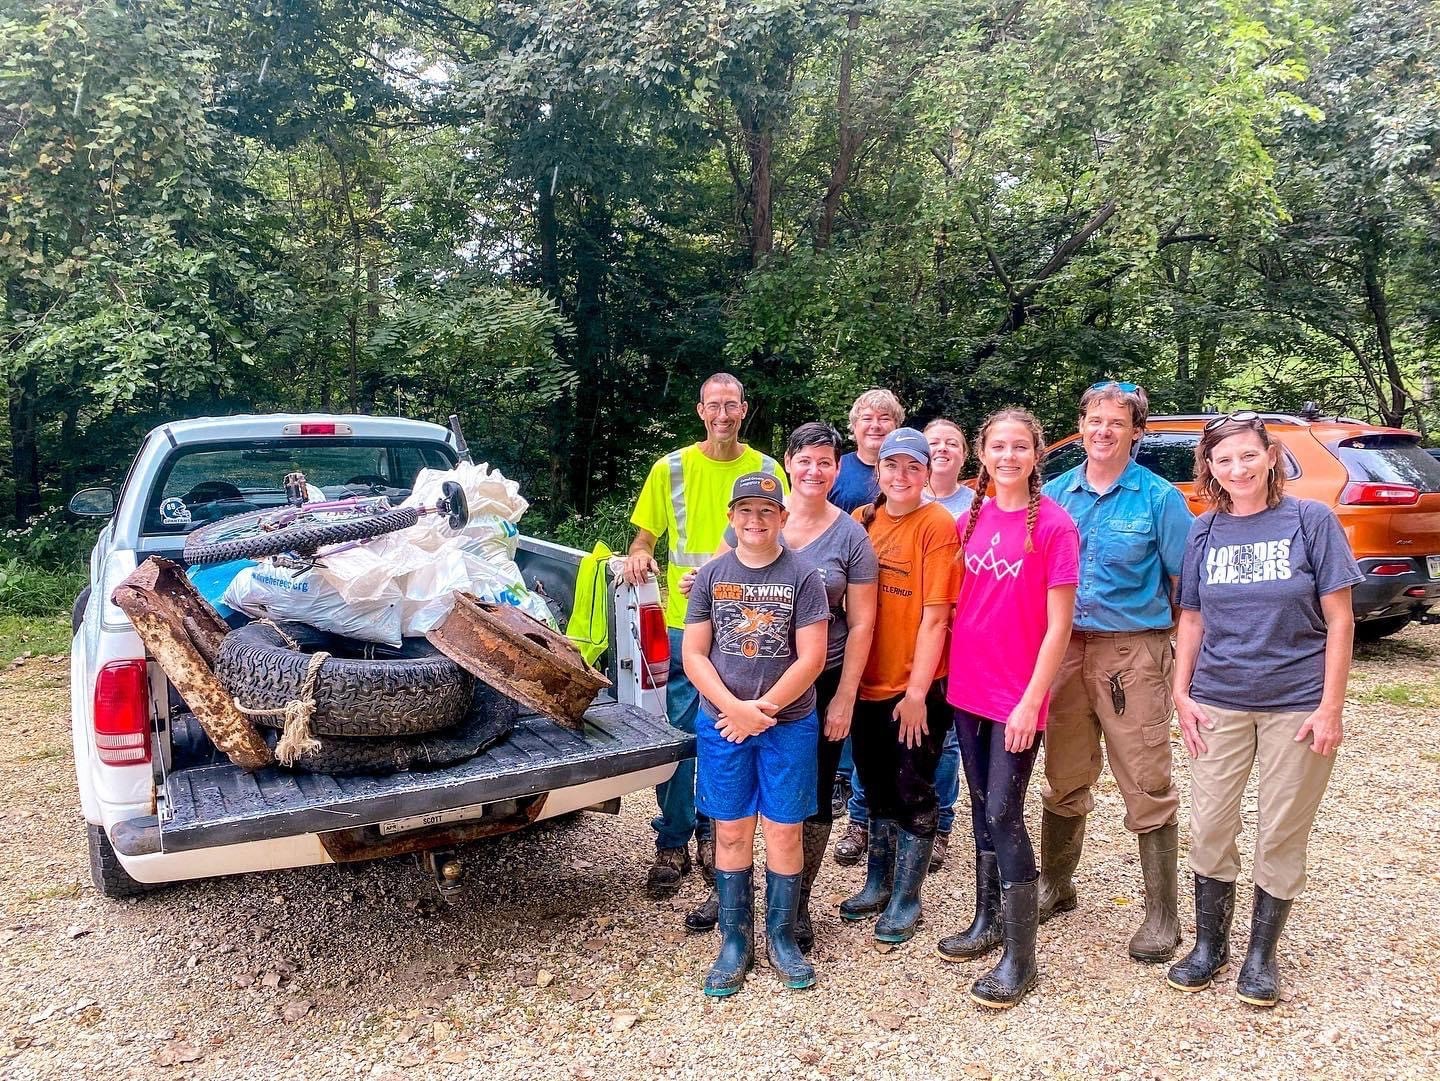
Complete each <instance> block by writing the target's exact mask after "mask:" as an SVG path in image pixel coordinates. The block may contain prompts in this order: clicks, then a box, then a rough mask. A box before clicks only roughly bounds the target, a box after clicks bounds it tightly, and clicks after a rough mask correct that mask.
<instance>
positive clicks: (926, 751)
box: [850, 679, 950, 837]
mask: <svg viewBox="0 0 1440 1081" xmlns="http://www.w3.org/2000/svg"><path fill="white" fill-rule="evenodd" d="M900 697H901V696H899V695H897V696H896V697H894V698H886V699H884V700H883V701H880V702H865V701H859V702H856V703H855V723H854V724H853V725H852V726H851V728H850V746H851V750H852V751H853V753H854V755H855V768H856V769H858V770H859V771H860V783H861V784H862V785H864V786H865V800H866V802H867V803H869V805H870V822H871V824H872V825H873V824H874V822H875V820H876V819H891V820H893V821H895V822H898V823H899V824H900V828H901V829H903V830H905V832H907V833H913V834H914V835H915V836H917V837H933V836H935V827H936V825H937V824H938V823H939V821H940V801H939V800H938V799H936V798H935V766H936V765H937V764H938V763H939V761H940V748H941V747H943V746H944V744H945V733H946V732H948V731H949V729H950V707H949V705H947V704H946V702H945V680H944V679H937V680H936V681H935V682H934V683H932V684H930V693H929V694H927V695H926V696H925V724H926V727H927V728H928V729H929V731H928V732H927V733H926V734H925V735H924V736H922V737H921V739H920V745H919V746H918V747H907V746H905V744H903V743H901V742H900V722H899V721H897V720H895V717H894V712H895V707H896V706H897V705H898V704H899V702H900Z"/></svg>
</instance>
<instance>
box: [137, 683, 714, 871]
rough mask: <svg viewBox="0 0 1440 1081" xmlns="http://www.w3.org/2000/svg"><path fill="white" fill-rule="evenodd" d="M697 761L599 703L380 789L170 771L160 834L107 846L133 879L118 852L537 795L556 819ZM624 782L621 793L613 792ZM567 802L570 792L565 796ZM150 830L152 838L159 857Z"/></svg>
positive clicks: (670, 736) (144, 833)
mask: <svg viewBox="0 0 1440 1081" xmlns="http://www.w3.org/2000/svg"><path fill="white" fill-rule="evenodd" d="M694 753H695V739H694V736H691V735H688V734H686V733H684V732H680V731H677V730H675V729H673V728H671V727H670V726H669V725H668V724H667V723H666V721H665V719H664V718H663V717H656V716H654V715H652V714H649V713H646V712H644V711H642V710H639V709H636V708H634V707H633V706H626V705H622V704H620V703H617V702H605V703H600V704H597V705H595V706H592V707H591V709H590V710H589V711H588V712H587V713H586V714H585V727H584V729H583V730H582V731H579V732H571V731H569V730H567V729H564V728H560V727H559V726H557V725H554V724H551V723H550V722H549V721H546V720H544V719H542V718H540V717H537V716H533V715H531V716H527V717H522V718H521V719H520V721H519V722H518V723H517V724H516V726H515V730H514V732H513V733H512V734H511V736H510V738H509V739H507V740H505V741H504V742H502V743H500V744H498V745H496V746H495V747H492V748H491V749H490V750H489V751H487V752H486V753H484V754H482V755H477V756H476V757H474V758H472V759H469V760H468V761H465V762H461V763H459V764H457V765H454V766H449V767H446V768H444V769H438V770H428V771H418V770H413V771H407V772H403V773H395V774H391V775H389V776H383V777H372V776H360V777H333V776H329V775H327V774H311V773H298V772H297V773H292V772H289V771H286V770H280V769H273V768H272V769H264V770H260V771H258V772H256V773H247V772H245V771H244V770H242V769H239V768H238V767H236V766H233V765H230V764H229V763H225V764H220V765H205V766H196V767H193V768H190V769H181V770H176V771H173V772H171V773H170V774H169V775H168V776H167V777H166V782H165V791H164V801H163V804H162V806H161V814H160V816H159V820H158V825H157V826H150V824H149V823H141V822H137V823H134V824H133V826H132V828H130V829H129V830H128V831H127V830H112V831H111V833H112V840H118V841H119V843H118V844H117V851H119V852H120V854H121V857H122V860H123V861H124V862H125V865H126V869H127V870H129V869H130V860H129V859H126V858H125V857H126V853H125V852H124V851H123V849H124V848H130V849H131V850H132V851H134V852H135V853H136V856H135V857H132V858H135V859H137V860H144V859H152V858H154V856H147V855H141V853H143V852H144V851H145V849H146V848H149V849H150V850H151V852H153V853H154V855H157V856H158V855H170V854H176V855H178V854H180V853H197V852H199V851H201V850H211V849H215V848H219V847H222V846H240V845H245V846H249V845H252V844H257V843H270V842H276V841H280V840H282V839H286V838H297V837H305V836H309V835H316V834H323V833H326V832H331V831H337V830H347V831H353V830H355V829H357V828H359V827H364V826H371V825H378V824H379V823H382V822H387V821H392V820H396V819H408V818H412V817H415V816H422V815H427V814H433V813H435V812H439V811H445V810H451V809H455V808H463V807H475V806H478V805H484V804H491V803H500V802H503V801H509V800H517V799H524V798H526V797H530V796H535V795H538V794H541V793H552V795H551V796H550V798H548V799H547V800H546V806H545V808H543V809H542V810H541V812H540V813H539V815H538V816H537V817H541V818H545V817H552V816H553V815H556V814H563V813H566V811H568V810H574V809H576V808H578V807H584V806H589V805H590V804H593V803H597V802H600V801H602V800H604V799H609V798H613V797H614V796H617V795H623V794H624V793H625V792H631V791H635V790H636V789H637V788H640V787H645V786H647V785H649V784H654V783H657V782H658V781H662V780H664V779H665V778H667V777H668V776H669V775H670V774H671V773H672V772H673V771H674V767H675V764H676V763H677V762H679V761H680V760H681V759H684V758H687V757H689V756H691V755H693V754H694ZM627 778H628V781H627V783H626V784H622V785H617V784H615V783H614V782H617V781H620V780H622V779H627ZM598 782H611V783H603V784H602V783H598ZM616 788H619V790H618V791H616V790H614V789H616ZM582 789H583V791H581V790H582ZM566 790H575V791H572V792H569V793H568V795H567V793H566ZM580 801H583V802H580ZM146 826H150V828H149V829H146V828H145V827H146ZM152 830H158V846H157V845H156V844H155V843H154V842H153V834H152V833H151V831H152ZM117 834H119V837H118V838H117V836H116V835H117ZM144 837H150V838H151V840H150V842H149V843H147V841H146V840H142V838H144ZM122 846H123V848H122ZM157 847H158V851H156V848H157ZM317 847H320V848H321V849H322V851H323V846H321V845H318V844H317ZM303 862H307V863H308V862H328V860H326V859H317V860H311V859H308V858H307V859H305V860H304V861H303ZM284 865H286V866H293V865H294V864H293V863H287V864H284ZM131 873H132V874H135V872H134V871H131ZM202 873H203V872H202ZM213 873H218V874H226V873H230V872H228V871H217V872H213ZM135 877H137V878H140V877H141V876H140V875H138V874H137V875H135ZM177 877H179V876H177ZM184 877H191V876H190V875H185V876H184ZM143 880H146V879H142V881H143Z"/></svg>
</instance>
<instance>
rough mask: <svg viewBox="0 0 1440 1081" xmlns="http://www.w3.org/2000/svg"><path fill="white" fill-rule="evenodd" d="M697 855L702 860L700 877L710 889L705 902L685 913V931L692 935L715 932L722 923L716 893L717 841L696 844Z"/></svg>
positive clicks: (718, 897) (697, 842) (718, 896)
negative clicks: (718, 924)
mask: <svg viewBox="0 0 1440 1081" xmlns="http://www.w3.org/2000/svg"><path fill="white" fill-rule="evenodd" d="M695 855H696V856H698V857H699V859H700V877H701V878H703V879H704V880H705V884H706V885H707V886H709V887H710V890H709V892H708V893H706V894H705V900H703V901H701V902H700V904H699V905H698V906H696V907H695V908H692V909H691V910H690V911H689V912H687V913H685V930H686V931H688V932H690V933H691V934H701V933H703V932H705V931H713V930H714V929H715V925H716V924H717V923H719V922H720V895H719V894H718V893H716V892H715V839H714V838H713V837H707V838H703V839H701V840H697V841H696V842H695Z"/></svg>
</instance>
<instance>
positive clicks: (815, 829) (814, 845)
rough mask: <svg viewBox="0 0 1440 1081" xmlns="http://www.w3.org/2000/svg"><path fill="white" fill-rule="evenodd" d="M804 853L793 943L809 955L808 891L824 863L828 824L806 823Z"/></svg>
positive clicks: (802, 839)
mask: <svg viewBox="0 0 1440 1081" xmlns="http://www.w3.org/2000/svg"><path fill="white" fill-rule="evenodd" d="M800 843H801V845H802V847H803V850H804V853H805V866H804V867H803V868H802V869H801V871H800V907H799V908H798V909H797V910H796V912H795V941H796V943H797V944H799V946H800V952H801V953H809V952H810V947H811V946H812V945H813V944H814V942H815V928H814V926H813V925H812V924H811V923H810V891H811V890H813V889H814V888H815V877H816V876H817V875H818V874H819V873H820V865H821V864H822V863H824V862H825V848H826V846H827V845H829V844H830V823H829V822H806V823H805V825H804V827H803V828H802V832H801V834H800Z"/></svg>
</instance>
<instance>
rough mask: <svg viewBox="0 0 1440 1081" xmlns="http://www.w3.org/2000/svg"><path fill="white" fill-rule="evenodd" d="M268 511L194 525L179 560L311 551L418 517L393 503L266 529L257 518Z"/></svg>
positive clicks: (222, 559) (414, 511)
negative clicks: (336, 517) (380, 509)
mask: <svg viewBox="0 0 1440 1081" xmlns="http://www.w3.org/2000/svg"><path fill="white" fill-rule="evenodd" d="M274 513H275V512H274V511H273V510H263V511H251V512H250V513H249V514H235V515H231V516H230V517H229V518H222V519H220V521H218V522H211V523H210V524H208V525H203V526H201V527H200V528H199V529H196V530H195V531H194V532H192V533H191V534H190V535H189V536H188V537H186V538H185V562H187V563H227V562H229V561H230V560H232V559H260V558H262V557H264V556H273V555H279V554H280V553H281V552H302V553H305V554H310V553H313V552H314V551H315V550H316V549H318V548H323V547H324V546H325V545H327V544H343V543H345V542H346V541H357V540H366V539H367V538H369V537H378V536H380V535H381V534H383V533H393V532H395V530H397V529H408V528H409V527H410V526H412V525H414V524H415V523H416V522H418V521H419V520H420V512H419V511H418V510H417V509H416V508H414V507H396V508H395V509H394V510H390V511H386V512H385V513H384V514H357V515H354V516H352V517H349V518H344V519H341V520H331V519H332V518H333V516H330V515H327V517H326V518H324V519H317V518H312V519H302V520H301V521H299V522H296V523H295V524H294V525H291V526H287V527H285V528H284V529H275V530H271V531H269V532H266V531H264V530H262V529H261V528H260V522H261V521H262V519H264V518H266V517H267V516H269V515H272V514H274Z"/></svg>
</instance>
